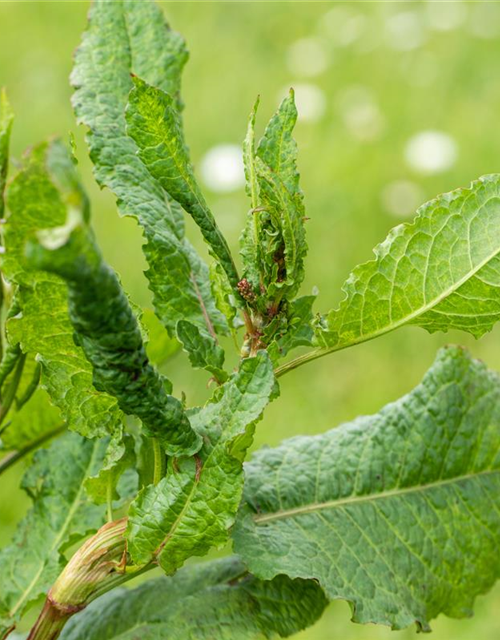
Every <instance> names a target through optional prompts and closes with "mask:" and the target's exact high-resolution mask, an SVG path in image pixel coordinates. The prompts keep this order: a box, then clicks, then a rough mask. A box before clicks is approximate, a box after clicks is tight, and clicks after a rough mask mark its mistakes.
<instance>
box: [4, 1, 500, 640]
mask: <svg viewBox="0 0 500 640" xmlns="http://www.w3.org/2000/svg"><path fill="white" fill-rule="evenodd" d="M186 59H187V53H186V50H185V45H184V42H183V40H182V39H181V38H180V37H179V36H178V35H177V34H175V33H174V32H172V31H171V30H170V29H169V28H168V27H167V26H166V25H165V23H164V21H163V16H162V14H161V12H160V10H159V9H158V8H157V7H156V6H155V5H154V4H150V3H149V2H141V3H137V2H133V1H131V0H122V1H121V2H109V1H105V0H98V1H97V2H96V3H95V5H94V7H93V10H92V16H91V19H90V23H89V27H88V30H87V32H86V34H85V36H84V41H83V44H82V46H81V47H80V49H79V50H78V52H77V54H76V61H75V69H74V73H73V84H74V86H75V89H76V91H75V95H74V107H75V111H76V115H77V118H78V120H79V121H80V122H82V123H84V124H85V125H87V127H88V128H89V130H90V133H89V136H88V143H89V147H90V156H91V160H92V162H93V163H94V167H95V176H96V179H97V181H98V183H99V184H100V185H101V186H106V187H108V188H109V189H111V190H112V191H113V193H114V194H115V195H116V197H117V201H118V208H119V211H120V213H121V214H123V215H129V216H134V217H135V218H136V219H137V221H138V223H139V224H140V226H141V227H142V229H143V232H144V237H145V246H144V252H145V255H146V259H147V261H148V265H149V268H148V271H147V273H146V275H147V278H148V280H149V286H150V289H151V292H152V294H153V305H154V311H155V314H156V315H154V314H152V313H150V312H148V311H144V312H143V311H142V310H140V309H137V308H136V307H135V306H133V305H132V304H131V303H130V302H129V300H128V298H127V296H126V294H125V293H124V292H123V289H122V287H121V285H120V282H119V280H118V278H117V276H116V274H115V273H114V271H113V270H112V269H111V268H110V267H109V266H108V265H107V264H106V263H105V262H104V260H103V258H102V256H101V254H100V252H99V249H98V247H97V245H96V242H95V239H94V236H93V232H92V229H91V226H90V214H89V203H88V200H87V197H86V195H85V192H84V190H83V188H82V186H81V183H80V181H79V178H78V175H77V172H76V168H75V161H74V159H73V158H72V156H71V154H70V153H69V152H68V150H67V149H66V148H65V146H64V145H63V144H62V143H61V142H60V141H57V140H56V141H50V142H48V143H43V144H41V145H38V146H36V147H34V148H33V149H32V150H31V151H30V152H29V154H28V155H27V156H26V157H25V159H24V161H23V165H22V166H21V167H20V168H19V170H18V171H17V173H16V174H15V175H14V176H13V178H12V179H11V180H10V182H9V184H8V186H7V189H6V205H7V206H6V213H5V217H6V222H5V224H4V225H3V231H2V239H3V245H4V249H5V253H4V255H3V258H2V271H3V275H4V279H5V286H4V287H3V289H2V290H1V301H2V321H3V332H2V333H3V335H2V338H3V339H2V359H1V363H0V394H1V405H0V429H1V438H2V447H3V448H4V449H5V450H6V451H9V450H10V451H12V452H13V453H10V454H8V455H7V457H6V458H4V460H3V461H2V462H0V471H1V470H3V469H5V468H7V467H8V466H10V465H11V464H13V463H15V462H16V461H17V460H19V459H21V458H22V457H23V456H24V455H26V454H29V453H31V452H32V451H33V450H35V449H39V450H38V451H36V453H35V455H34V458H33V462H32V464H31V465H30V467H29V468H28V470H27V471H26V473H25V475H24V478H23V483H22V486H23V488H24V489H25V490H26V491H27V492H28V493H29V495H30V496H31V497H32V498H33V507H32V509H31V511H30V512H29V513H28V515H27V516H26V518H25V519H24V520H23V521H22V522H21V523H20V525H19V529H18V532H17V534H16V537H15V539H14V541H13V544H12V545H11V546H9V547H7V548H6V549H4V550H3V551H1V552H0V637H2V638H3V637H7V636H8V635H9V633H10V631H12V629H13V628H14V627H15V625H16V623H17V621H18V620H19V619H20V618H21V616H22V615H23V614H24V612H25V611H26V610H27V609H28V608H29V607H30V606H31V605H35V604H37V603H38V601H39V599H40V597H41V596H42V595H44V594H47V592H48V595H47V598H46V600H45V604H44V605H43V608H42V610H41V613H40V615H39V617H38V619H37V622H36V623H35V625H34V627H33V628H32V630H31V632H30V635H29V637H30V638H31V639H32V640H33V639H36V640H40V639H49V638H50V639H55V638H57V637H58V636H59V635H60V634H62V635H61V637H62V638H65V639H66V640H77V639H82V640H83V639H84V638H85V639H86V640H89V639H90V640H91V639H92V638H95V639H96V640H97V639H99V640H106V639H111V638H117V637H121V638H130V639H132V638H134V637H136V636H137V634H138V633H140V635H141V637H144V638H151V639H156V638H158V639H159V638H162V639H166V638H176V639H177V638H200V639H201V638H214V637H216V638H228V639H229V638H231V639H234V638H257V637H261V636H265V637H272V636H273V635H274V636H276V635H278V636H282V637H284V636H288V635H292V634H293V633H295V632H297V631H298V630H300V629H302V628H305V627H306V626H308V625H309V624H312V623H313V622H314V621H315V620H317V618H318V617H319V616H320V615H321V613H322V611H323V609H324V607H325V606H326V603H327V600H328V599H334V598H343V599H346V600H348V601H349V602H350V603H351V605H352V610H353V620H354V621H356V622H376V623H381V624H388V625H390V626H392V627H393V628H396V629H399V628H402V627H405V626H407V625H409V624H412V623H416V625H417V626H418V627H419V628H421V629H423V630H427V629H428V628H429V620H430V619H432V618H433V617H435V616H437V615H438V614H439V613H441V612H443V613H446V614H447V615H450V616H456V617H461V616H465V615H470V613H471V609H472V605H473V601H474V598H475V596H476V595H477V594H479V593H483V592H485V591H486V590H487V589H488V588H489V587H490V586H491V585H492V584H493V582H494V581H495V580H496V578H497V576H498V575H499V573H500V565H499V562H500V561H499V560H498V553H497V548H498V544H499V542H500V535H499V532H500V522H499V519H500V518H499V513H500V511H499V498H498V495H499V491H498V489H499V487H498V484H499V481H500V456H499V453H498V451H499V448H500V402H499V400H500V398H499V396H500V384H499V379H498V375H497V374H495V373H493V372H490V371H488V370H487V369H486V368H485V366H484V365H483V364H481V363H479V362H477V361H474V360H473V359H471V358H470V357H469V356H468V354H467V353H466V352H464V351H463V350H462V349H461V348H458V347H448V348H446V349H444V350H441V351H440V352H439V354H438V356H437V358H436V361H435V363H434V365H433V366H432V367H431V369H430V370H429V371H428V373H427V374H426V375H425V377H424V379H423V381H422V383H421V384H420V385H418V386H417V387H416V388H415V390H414V391H412V392H411V393H409V394H408V395H407V396H405V397H403V398H402V399H401V400H399V401H398V402H395V403H392V404H390V405H388V406H386V407H385V408H383V409H382V410H381V411H380V412H379V413H378V414H376V415H374V416H369V417H362V418H358V419H357V420H355V421H354V422H352V423H350V424H346V425H342V426H341V427H339V428H337V429H334V430H333V431H329V432H327V433H324V434H322V435H318V436H312V437H300V438H294V439H291V440H288V441H285V442H283V443H282V445H280V446H279V447H277V448H275V449H269V448H267V449H264V450H262V451H259V452H257V453H256V454H255V455H254V456H253V458H252V460H251V462H250V463H248V464H247V465H246V466H245V472H243V460H244V458H245V454H246V451H247V449H248V447H249V446H250V445H251V442H252V438H253V433H254V429H255V426H256V424H257V422H258V421H259V419H260V418H261V416H262V414H263V412H264V410H265V408H266V406H267V404H268V403H269V402H271V401H272V400H276V399H277V398H278V396H279V387H278V383H277V380H278V379H279V378H280V377H281V376H283V375H284V374H285V373H286V372H287V371H289V370H291V369H293V368H295V367H297V366H299V365H301V364H304V363H305V362H307V361H309V360H313V359H315V358H318V357H320V356H323V355H326V354H328V353H331V352H334V351H338V350H340V349H344V348H346V347H349V346H353V345H355V344H358V343H360V342H363V341H366V340H370V339H372V338H375V337H377V336H379V335H382V334H384V333H387V332H388V331H392V330H394V329H396V328H398V327H400V326H403V325H405V324H417V325H419V326H422V327H424V328H426V329H427V330H429V331H436V330H444V331H446V330H448V329H450V328H460V329H463V330H465V331H468V332H469V333H472V334H473V335H475V336H476V337H480V336H481V335H482V334H483V333H485V332H486V331H488V330H489V329H491V327H492V326H493V324H494V322H495V321H496V320H497V318H498V315H499V313H500V295H499V294H500V291H499V287H500V277H499V273H500V269H499V266H500V262H499V261H500V258H499V257H498V255H499V253H500V225H499V224H498V222H499V218H500V199H499V185H500V178H499V177H498V176H486V177H485V178H482V179H480V180H479V181H477V182H474V183H473V184H472V186H471V187H470V188H469V189H461V190H457V191H455V192H452V193H450V194H446V195H444V196H439V197H438V198H436V199H435V200H433V201H431V202H430V203H428V204H426V205H424V206H423V207H422V208H421V209H420V210H419V211H418V215H417V217H416V219H415V221H414V222H413V223H412V224H407V225H402V226H400V227H397V228H396V229H394V230H393V231H392V232H391V233H390V234H389V236H388V238H387V239H386V240H385V241H384V242H383V243H382V244H381V245H379V247H377V248H376V250H375V256H376V257H375V260H372V261H371V262H368V263H366V264H364V265H361V266H359V267H357V268H356V269H355V270H354V272H353V273H352V275H351V276H350V277H349V279H348V280H347V282H346V285H345V287H344V290H345V298H344V300H343V301H342V303H341V305H340V307H339V308H338V309H336V310H333V311H331V312H329V313H328V314H326V315H324V316H316V317H313V313H312V306H313V303H314V300H315V296H313V295H309V296H301V297H297V296H298V294H299V290H300V285H301V283H302V280H303V275H304V258H305V254H306V244H305V220H306V218H305V211H304V204H303V200H302V193H301V190H300V187H299V176H298V173H297V168H296V153H297V150H296V145H295V142H294V140H293V137H292V131H293V127H294V124H295V120H296V117H297V113H296V109H295V105H294V100H293V92H291V93H290V95H289V96H287V97H286V98H285V100H284V101H283V102H282V104H281V106H280V107H279V109H278V111H277V112H276V114H275V115H274V116H273V117H272V119H271V121H270V122H269V124H268V126H267V128H266V130H265V132H264V135H263V137H262V139H261V141H260V142H259V143H258V144H257V145H256V143H255V134H254V127H255V120H256V112H257V106H258V105H257V104H256V105H255V107H254V109H253V111H252V114H251V116H250V122H249V127H248V132H247V136H246V138H245V142H244V150H243V151H244V160H245V169H246V178H247V190H248V195H249V197H250V200H251V208H250V211H249V214H248V218H247V221H246V225H245V229H244V231H243V234H242V240H241V264H242V267H241V271H240V272H239V270H238V268H237V267H236V266H235V262H234V260H233V257H232V254H231V251H230V249H229V247H228V245H227V243H226V241H225V239H224V237H223V236H222V234H221V232H220V230H219V229H218V227H217V224H216V222H215V220H214V217H213V215H212V213H211V211H210V209H209V207H208V205H207V203H206V201H205V199H204V197H203V195H202V193H201V191H200V188H199V187H198V185H197V182H196V179H195V176H194V173H193V170H192V167H191V164H190V160H189V154H188V150H187V148H186V145H185V143H184V139H183V132H182V119H181V111H182V102H181V99H180V91H179V89H180V75H181V71H182V68H183V66H184V64H185V62H186ZM132 72H133V74H136V75H132V76H131V73H132ZM11 126H12V115H11V113H10V109H9V107H8V104H7V101H6V98H5V96H3V97H2V103H1V112H0V190H1V193H2V194H3V192H4V187H5V178H6V173H7V166H8V140H9V134H10V129H11ZM0 209H1V211H0V212H1V213H2V215H3V212H4V203H3V199H2V201H1V202H0ZM184 212H187V213H188V214H189V215H191V216H192V218H193V219H194V221H195V222H196V223H197V225H198V226H199V227H200V230H201V232H202V234H203V237H204V239H205V240H206V242H207V244H208V246H209V249H210V252H211V254H212V257H213V259H214V262H213V266H212V267H210V269H208V268H207V266H206V265H205V263H204V262H203V261H202V260H201V258H200V257H199V256H198V255H197V253H196V252H195V250H194V249H193V247H192V246H191V244H190V243H189V242H188V240H187V239H186V237H185V233H184V225H183V216H184ZM231 337H232V338H233V341H234V342H236V344H238V350H240V349H241V353H240V354H238V358H237V359H238V362H237V364H236V370H235V371H234V372H230V371H229V369H231V368H232V365H230V366H229V367H227V366H225V356H226V355H227V356H228V358H229V357H230V353H229V351H230V345H231V344H232V342H231V340H230V339H227V338H231ZM228 345H229V346H228ZM181 346H182V348H183V349H184V351H185V352H186V353H187V355H188V357H189V359H190V362H191V364H192V366H193V367H194V368H199V369H204V370H206V371H207V372H208V374H209V375H210V377H211V379H212V381H213V384H214V386H215V390H214V392H213V395H212V397H211V399H210V400H209V401H208V402H207V404H206V405H204V406H203V407H191V408H187V407H186V406H185V403H184V401H183V400H179V399H177V398H175V397H174V396H173V395H172V385H171V383H170V381H169V380H168V378H167V377H166V376H165V375H164V374H163V373H160V370H161V371H164V370H165V369H168V367H169V360H168V358H169V356H170V355H171V354H172V353H173V352H174V351H175V350H176V349H177V348H178V347H179V348H180V347H181ZM224 347H227V349H224ZM297 347H306V348H308V349H307V350H306V351H305V352H304V353H303V354H302V355H299V356H298V357H296V358H295V359H291V360H290V359H287V356H288V354H289V353H290V352H291V351H292V350H294V349H295V348H297ZM225 351H228V353H227V354H226V353H225ZM150 359H151V361H150ZM151 362H153V363H154V365H153V364H152V363H151ZM49 440H51V441H52V442H51V444H50V446H49V447H48V448H46V449H41V448H40V446H41V445H42V444H45V443H47V442H48V441H49ZM229 538H232V540H233V544H234V548H235V552H236V553H237V554H238V555H237V556H232V557H227V558H223V559H222V560H217V561H211V562H207V563H203V564H197V565H190V566H188V567H186V568H181V567H182V565H183V564H184V563H185V562H186V560H188V559H189V558H191V557H194V556H203V555H205V554H206V553H207V552H208V551H209V550H210V549H211V548H212V547H221V546H223V545H224V544H225V543H226V542H227V540H228V539H229ZM75 545H80V546H78V547H77V548H76V551H75V550H74V548H75ZM68 559H69V560H68ZM158 566H160V567H161V568H162V569H163V570H164V572H165V573H166V574H167V576H169V577H163V578H157V579H154V580H150V581H147V582H145V583H144V584H142V585H140V586H139V587H137V588H136V589H134V590H124V589H116V587H118V586H119V585H121V584H123V583H125V582H127V581H128V580H130V579H132V578H134V577H136V576H138V575H140V574H143V573H145V572H147V571H148V570H150V569H152V568H155V567H158ZM108 592H109V593H108ZM94 601H95V602H94ZM74 614H78V615H74ZM73 616H74V617H73Z"/></svg>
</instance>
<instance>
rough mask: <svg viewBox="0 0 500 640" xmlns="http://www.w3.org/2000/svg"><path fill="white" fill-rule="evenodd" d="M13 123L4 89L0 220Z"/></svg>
mask: <svg viewBox="0 0 500 640" xmlns="http://www.w3.org/2000/svg"><path fill="white" fill-rule="evenodd" d="M13 121H14V114H13V112H12V109H11V108H10V104H9V101H8V100H7V94H6V93H5V90H4V89H2V90H1V91H0V218H3V212H4V200H3V192H4V189H5V183H6V180H7V170H8V167H9V143H10V132H11V130H12V123H13Z"/></svg>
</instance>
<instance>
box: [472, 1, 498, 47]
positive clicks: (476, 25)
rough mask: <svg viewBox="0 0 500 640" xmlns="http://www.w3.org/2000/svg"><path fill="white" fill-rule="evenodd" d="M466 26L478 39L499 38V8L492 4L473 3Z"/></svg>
mask: <svg viewBox="0 0 500 640" xmlns="http://www.w3.org/2000/svg"><path fill="white" fill-rule="evenodd" d="M470 9H471V13H470V16H469V20H468V21H467V26H468V28H469V31H470V32H471V33H472V34H473V35H475V36H477V37H478V38H484V39H485V40H492V39H493V38H498V37H499V36H500V7H499V6H498V5H497V4H493V3H483V2H473V3H471V7H470Z"/></svg>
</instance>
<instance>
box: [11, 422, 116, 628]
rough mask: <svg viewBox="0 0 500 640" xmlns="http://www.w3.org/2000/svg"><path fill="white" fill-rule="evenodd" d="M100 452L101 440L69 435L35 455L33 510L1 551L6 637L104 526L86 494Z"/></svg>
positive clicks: (30, 477)
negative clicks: (68, 551)
mask: <svg viewBox="0 0 500 640" xmlns="http://www.w3.org/2000/svg"><path fill="white" fill-rule="evenodd" d="M98 448H99V442H98V441H97V440H86V439H85V438H82V437H80V436H78V435H77V434H74V433H68V434H65V435H64V436H62V437H61V438H59V439H58V440H56V441H55V442H54V443H53V444H52V445H51V447H50V448H49V449H47V450H41V451H38V452H37V453H36V454H35V457H34V462H33V464H32V465H31V466H30V468H29V469H28V471H27V472H26V474H25V476H24V478H23V482H22V486H23V488H24V489H25V490H26V491H27V492H28V494H29V495H30V497H31V498H32V499H33V507H32V508H31V510H30V511H29V512H28V514H27V515H26V517H25V518H24V520H22V521H21V523H20V524H19V526H18V530H17V533H16V534H15V537H14V540H13V543H12V544H11V545H10V546H8V547H6V548H4V549H3V550H2V551H0V637H2V633H4V632H5V631H6V629H8V628H9V627H10V626H11V625H12V624H13V623H15V622H16V621H17V620H18V619H19V618H20V616H21V615H22V614H23V612H24V611H25V610H26V609H27V608H28V607H29V605H30V604H32V603H33V601H34V600H36V599H37V598H38V597H39V596H41V595H42V594H45V593H46V592H47V590H48V589H49V587H50V586H51V585H52V583H53V582H54V580H55V579H56V578H57V576H58V575H59V573H60V572H61V570H62V568H63V567H64V564H65V561H64V557H63V556H62V552H63V551H64V549H65V548H67V547H68V546H70V545H71V544H74V543H76V542H78V540H80V539H81V538H82V537H83V536H85V535H86V534H88V533H91V532H93V531H95V530H97V529H98V528H99V527H100V526H101V525H102V524H103V522H104V518H103V516H104V509H103V507H98V506H96V505H93V504H91V503H90V502H88V500H87V498H86V495H85V491H84V482H85V479H86V478H87V476H88V475H89V474H91V473H93V472H94V466H95V462H96V457H97V451H98Z"/></svg>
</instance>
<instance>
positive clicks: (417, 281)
mask: <svg viewBox="0 0 500 640" xmlns="http://www.w3.org/2000/svg"><path fill="white" fill-rule="evenodd" d="M417 213H418V215H417V217H416V218H415V221H414V222H413V223H411V224H403V225H400V226H398V227H395V228H394V229H393V230H392V231H391V232H390V233H389V235H388V237H387V238H386V240H384V242H382V243H381V244H380V245H378V246H377V247H376V248H375V249H374V253H375V256H376V257H375V260H372V261H371V262H366V263H365V264H362V265H360V266H358V267H356V269H355V270H354V271H353V272H352V274H351V275H350V277H349V279H348V280H347V281H346V283H345V285H344V291H345V294H346V297H345V299H344V300H343V301H342V302H341V304H340V307H339V308H338V309H337V310H334V311H330V313H329V314H328V316H327V318H326V319H325V321H324V322H323V323H321V326H320V328H319V330H318V332H317V341H318V344H319V345H320V346H322V347H325V348H326V350H328V351H336V350H338V349H343V348H345V347H349V346H351V345H354V344H358V343H359V342H364V341H366V340H371V339H372V338H376V337H377V336H379V335H382V334H384V333H387V332H388V331H392V330H393V329H396V328H398V327H400V326H402V325H405V324H415V325H418V326H419V327H424V328H425V329H427V330H428V331H430V332H433V331H448V329H461V330H463V331H467V332H468V333H471V334H472V335H473V336H475V337H476V338H478V337H480V336H482V335H483V334H484V333H486V332H487V331H490V330H491V328H492V326H493V324H494V323H495V322H496V321H497V320H498V318H499V317H500V177H499V176H498V175H497V174H494V175H489V176H485V177H483V178H480V179H479V180H477V181H475V182H473V183H472V185H471V187H470V188H469V189H457V190H456V191H452V192H451V193H446V194H444V195H441V196H439V197H437V198H435V199H434V200H431V201H430V202H428V203H427V204H424V205H422V207H420V209H419V210H418V212H417Z"/></svg>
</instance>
